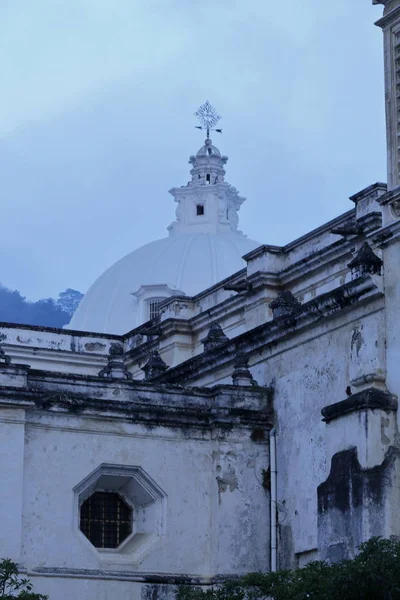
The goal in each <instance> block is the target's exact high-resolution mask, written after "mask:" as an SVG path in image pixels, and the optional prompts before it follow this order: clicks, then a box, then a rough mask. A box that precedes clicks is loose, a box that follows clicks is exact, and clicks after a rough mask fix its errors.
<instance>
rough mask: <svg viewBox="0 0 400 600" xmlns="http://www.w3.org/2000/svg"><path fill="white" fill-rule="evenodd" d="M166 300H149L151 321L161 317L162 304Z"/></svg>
mask: <svg viewBox="0 0 400 600" xmlns="http://www.w3.org/2000/svg"><path fill="white" fill-rule="evenodd" d="M164 300H165V298H153V300H149V319H156V318H157V317H158V316H159V315H160V304H161V302H164Z"/></svg>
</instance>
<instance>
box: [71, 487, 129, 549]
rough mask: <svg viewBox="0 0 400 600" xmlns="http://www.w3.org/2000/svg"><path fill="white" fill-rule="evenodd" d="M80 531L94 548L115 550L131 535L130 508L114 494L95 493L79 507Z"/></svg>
mask: <svg viewBox="0 0 400 600" xmlns="http://www.w3.org/2000/svg"><path fill="white" fill-rule="evenodd" d="M80 529H81V531H82V533H84V534H85V535H86V537H87V538H88V539H89V540H90V541H91V542H92V544H93V546H95V547H96V548H117V547H118V546H119V545H120V544H122V542H123V541H124V540H126V538H127V537H129V536H130V534H131V533H132V508H131V507H130V506H129V505H128V504H127V503H126V502H125V500H123V498H121V496H120V495H119V494H117V493H115V492H95V493H94V494H92V495H91V496H90V497H89V498H88V499H87V500H85V501H84V502H83V504H82V505H81V510H80Z"/></svg>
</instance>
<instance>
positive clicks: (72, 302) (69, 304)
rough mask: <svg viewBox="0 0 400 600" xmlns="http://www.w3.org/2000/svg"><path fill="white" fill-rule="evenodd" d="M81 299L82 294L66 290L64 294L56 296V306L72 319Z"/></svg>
mask: <svg viewBox="0 0 400 600" xmlns="http://www.w3.org/2000/svg"><path fill="white" fill-rule="evenodd" d="M82 298H83V294H82V293H81V292H78V290H73V289H71V288H67V289H66V290H65V291H64V292H60V294H59V295H58V299H57V306H58V307H59V308H61V310H63V311H64V312H65V313H67V315H68V316H69V317H72V315H73V314H74V312H75V311H76V309H77V308H78V306H79V302H80V301H81V300H82Z"/></svg>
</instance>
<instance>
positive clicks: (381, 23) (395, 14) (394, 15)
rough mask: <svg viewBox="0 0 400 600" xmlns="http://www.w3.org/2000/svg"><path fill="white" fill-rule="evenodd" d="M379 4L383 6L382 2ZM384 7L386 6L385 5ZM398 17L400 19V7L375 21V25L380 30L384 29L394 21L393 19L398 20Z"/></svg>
mask: <svg viewBox="0 0 400 600" xmlns="http://www.w3.org/2000/svg"><path fill="white" fill-rule="evenodd" d="M380 4H383V2H380ZM385 6H386V4H385ZM399 17H400V6H397V7H396V8H394V9H393V10H392V11H390V12H389V13H388V14H387V15H384V16H383V17H382V18H381V19H378V20H377V21H375V25H376V26H377V27H380V28H381V29H384V28H385V27H387V26H388V25H391V23H392V21H394V20H395V19H398V18H399Z"/></svg>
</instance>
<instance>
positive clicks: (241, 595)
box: [176, 538, 400, 600]
mask: <svg viewBox="0 0 400 600" xmlns="http://www.w3.org/2000/svg"><path fill="white" fill-rule="evenodd" d="M359 551H360V552H359V554H358V555H357V556H356V557H355V558H354V559H352V560H346V561H342V562H339V563H335V564H332V565H331V564H328V563H326V562H321V561H320V562H312V563H309V564H308V565H307V566H305V567H304V568H303V569H296V570H294V571H277V572H276V573H251V574H249V575H246V576H245V577H243V578H241V579H239V580H237V581H236V582H228V583H225V584H222V585H220V586H218V587H213V588H212V589H208V590H201V589H198V588H194V587H183V588H180V589H178V590H177V592H176V596H177V600H259V599H260V598H269V599H271V600H308V599H310V600H400V542H396V541H392V540H382V539H379V538H372V539H370V540H369V541H368V542H366V543H365V544H362V545H361V546H360V548H359Z"/></svg>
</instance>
